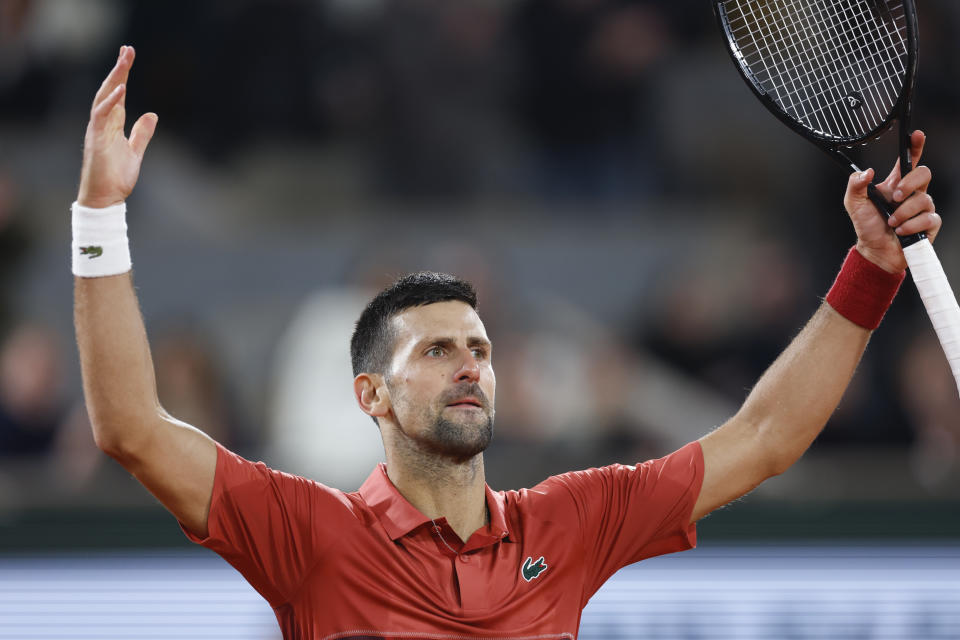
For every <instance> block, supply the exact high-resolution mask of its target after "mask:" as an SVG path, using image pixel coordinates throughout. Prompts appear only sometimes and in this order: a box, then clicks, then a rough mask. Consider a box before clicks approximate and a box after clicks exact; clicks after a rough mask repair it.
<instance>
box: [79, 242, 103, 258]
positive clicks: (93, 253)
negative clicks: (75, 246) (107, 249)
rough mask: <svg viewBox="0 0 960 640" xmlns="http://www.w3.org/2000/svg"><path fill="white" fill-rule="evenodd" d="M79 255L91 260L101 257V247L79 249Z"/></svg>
mask: <svg viewBox="0 0 960 640" xmlns="http://www.w3.org/2000/svg"><path fill="white" fill-rule="evenodd" d="M80 255H82V256H88V257H89V258H90V259H91V260H93V259H94V258H99V257H100V256H102V255H103V247H98V246H96V245H91V246H89V247H80Z"/></svg>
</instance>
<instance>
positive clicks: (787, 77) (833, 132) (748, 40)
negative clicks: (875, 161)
mask: <svg viewBox="0 0 960 640" xmlns="http://www.w3.org/2000/svg"><path fill="white" fill-rule="evenodd" d="M723 9H724V11H723V14H724V18H725V20H726V21H727V25H728V30H729V33H730V37H731V43H732V44H733V45H734V55H735V56H736V57H737V59H738V61H739V62H740V64H741V66H742V67H743V68H744V69H745V70H746V71H747V72H748V75H749V76H750V77H751V79H752V81H753V82H754V84H755V85H757V87H758V88H759V89H761V90H762V91H763V92H764V93H766V94H767V95H768V96H770V98H771V99H773V100H774V102H776V103H777V105H778V106H779V107H780V108H781V109H782V110H783V111H784V112H785V113H786V114H787V115H789V116H790V117H791V118H793V119H794V120H796V121H797V122H798V123H800V124H801V125H803V126H805V127H807V128H808V129H810V130H812V131H815V132H817V133H818V134H820V135H823V136H826V137H830V138H837V139H848V140H854V139H858V138H863V137H866V136H867V135H868V134H870V133H871V132H873V131H874V130H876V129H877V128H878V127H880V126H882V125H883V123H884V122H885V121H886V120H887V118H888V116H889V114H890V112H891V111H892V109H893V107H894V106H895V105H896V103H897V101H898V100H899V96H900V94H901V92H902V90H903V84H904V79H905V76H906V67H907V62H906V61H907V39H906V28H907V26H906V16H905V13H904V8H903V5H902V2H901V1H900V0H724V2H723Z"/></svg>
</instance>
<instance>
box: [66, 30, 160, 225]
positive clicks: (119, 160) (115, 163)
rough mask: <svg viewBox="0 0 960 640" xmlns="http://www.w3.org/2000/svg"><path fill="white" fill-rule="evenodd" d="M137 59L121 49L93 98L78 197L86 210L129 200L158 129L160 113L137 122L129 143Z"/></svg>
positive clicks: (145, 116)
mask: <svg viewBox="0 0 960 640" xmlns="http://www.w3.org/2000/svg"><path fill="white" fill-rule="evenodd" d="M133 58H134V51H133V47H129V46H123V47H120V55H119V56H117V63H116V64H115V65H114V67H113V69H111V70H110V73H109V74H108V75H107V77H106V79H104V81H103V84H102V85H100V90H99V91H97V95H96V97H95V98H94V99H93V106H92V107H91V109H90V122H89V124H87V134H86V137H85V138H84V143H83V168H82V169H81V171H80V191H79V193H78V195H77V202H78V203H79V204H81V205H83V206H85V207H93V208H102V207H108V206H110V205H112V204H117V203H120V202H123V201H124V200H126V199H127V196H129V195H130V192H131V191H133V187H134V185H136V184H137V177H138V176H139V175H140V162H141V161H142V160H143V152H144V151H146V149H147V144H148V143H149V142H150V138H152V137H153V132H154V131H155V130H156V128H157V114H155V113H145V114H143V115H142V116H140V118H139V119H138V120H137V121H136V123H134V125H133V129H132V130H131V132H130V139H129V140H128V139H127V138H126V137H125V136H124V134H123V128H124V123H125V121H126V111H125V109H124V100H125V98H126V93H127V85H126V82H127V76H128V75H129V74H130V67H132V66H133Z"/></svg>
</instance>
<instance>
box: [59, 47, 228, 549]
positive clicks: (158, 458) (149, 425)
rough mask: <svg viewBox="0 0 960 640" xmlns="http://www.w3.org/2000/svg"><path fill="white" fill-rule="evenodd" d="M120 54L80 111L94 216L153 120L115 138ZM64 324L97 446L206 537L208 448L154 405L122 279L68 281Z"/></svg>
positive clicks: (135, 165) (123, 57)
mask: <svg viewBox="0 0 960 640" xmlns="http://www.w3.org/2000/svg"><path fill="white" fill-rule="evenodd" d="M133 58H134V51H133V48H132V47H122V48H121V49H120V54H119V56H118V57H117V63H116V65H115V66H114V68H113V69H112V70H111V71H110V74H109V75H108V76H107V78H106V79H105V80H104V81H103V84H102V85H101V86H100V90H99V91H98V92H97V95H96V97H95V98H94V101H93V106H92V108H91V110H90V122H89V124H88V125H87V133H86V138H85V140H84V149H83V169H82V170H81V176H80V189H79V193H78V196H77V204H78V205H81V206H83V207H90V208H94V209H102V208H105V207H109V206H111V205H115V204H119V203H122V202H124V201H125V200H126V198H127V196H129V195H130V192H131V191H133V187H134V185H135V184H136V182H137V177H138V176H139V174H140V163H141V160H142V159H143V153H144V151H145V150H146V148H147V144H148V143H149V142H150V138H151V137H152V136H153V132H154V129H155V128H156V125H157V116H156V114H153V113H147V114H144V115H143V116H141V117H140V119H138V120H137V122H136V123H135V124H134V125H133V129H132V130H131V133H130V138H129V140H128V139H127V138H126V137H125V136H124V122H125V119H126V117H125V111H124V97H125V94H126V82H127V76H128V75H129V73H130V67H131V66H132V65H133ZM74 324H75V327H76V332H77V346H78V347H79V351H80V365H81V369H82V372H83V392H84V397H85V399H86V404H87V410H88V412H89V414H90V421H91V424H92V425H93V437H94V440H95V441H96V443H97V446H98V447H99V448H100V449H101V450H103V451H104V452H106V453H107V454H109V455H110V456H111V457H113V458H114V459H116V460H117V461H118V462H119V463H120V464H121V465H123V467H124V468H125V469H127V471H129V472H130V473H132V474H133V475H134V476H135V477H136V478H137V479H138V480H139V481H140V482H141V483H143V485H144V486H145V487H146V488H147V489H148V490H149V491H150V492H151V493H153V495H155V496H156V497H157V499H159V500H160V502H162V503H163V504H164V506H166V507H167V509H169V510H170V511H171V512H172V513H173V514H174V516H176V517H177V519H178V520H180V521H181V522H182V523H183V524H184V525H185V526H186V527H187V528H188V529H189V530H190V531H191V532H192V533H195V534H197V535H200V536H206V535H207V514H208V512H209V508H210V496H211V493H212V491H213V476H214V470H215V468H216V460H217V452H216V446H215V444H214V442H213V440H211V439H210V438H209V437H207V436H206V435H205V434H203V433H202V432H201V431H199V430H197V429H195V428H193V427H191V426H190V425H187V424H184V423H182V422H180V421H178V420H176V419H174V418H172V417H171V416H170V415H168V414H167V413H166V412H165V411H164V410H163V408H162V407H161V406H160V403H159V401H158V399H157V389H156V381H155V379H154V373H153V361H152V359H151V357H150V345H149V344H148V342H147V334H146V330H145V329H144V325H143V319H142V317H141V315H140V309H139V306H138V304H137V298H136V294H135V293H134V290H133V283H132V279H131V275H130V273H129V272H127V273H121V274H118V275H110V276H104V277H75V278H74Z"/></svg>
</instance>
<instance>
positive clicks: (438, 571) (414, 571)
mask: <svg viewBox="0 0 960 640" xmlns="http://www.w3.org/2000/svg"><path fill="white" fill-rule="evenodd" d="M702 480H703V453H702V451H701V449H700V445H699V444H698V443H696V442H693V443H690V444H688V445H687V446H685V447H683V448H682V449H680V450H678V451H676V452H675V453H673V454H671V455H669V456H666V457H665V458H660V459H659V460H651V461H649V462H645V463H643V464H641V465H638V466H635V467H634V466H627V465H619V464H617V465H611V466H609V467H602V468H599V469H588V470H586V471H576V472H572V473H566V474H563V475H559V476H554V477H551V478H548V479H547V480H545V481H544V482H542V483H540V484H538V485H537V486H536V487H534V488H532V489H521V490H520V491H493V490H491V489H490V487H487V489H486V496H487V506H488V507H489V510H490V524H489V525H487V526H485V527H483V528H481V529H479V530H478V531H476V532H474V533H473V535H471V536H470V538H469V539H468V540H467V541H466V542H462V541H461V540H460V539H459V538H458V537H457V535H456V534H455V533H454V532H453V530H452V529H451V528H450V527H449V525H448V524H447V522H446V520H445V519H444V518H438V519H437V520H435V521H434V520H430V519H429V518H427V517H426V516H424V515H423V514H422V513H420V512H419V511H418V510H417V509H416V508H415V507H413V505H411V504H410V503H409V502H407V501H406V499H404V497H403V496H401V495H400V493H399V492H398V491H397V489H396V488H395V487H394V486H393V484H392V483H391V482H390V480H389V479H388V477H387V474H386V467H385V466H384V465H382V464H381V465H379V466H378V467H377V468H376V469H374V471H373V473H372V474H371V475H370V477H369V478H368V479H367V481H366V482H365V483H364V484H363V486H362V487H361V488H360V490H359V491H357V492H353V493H344V492H342V491H338V490H336V489H331V488H329V487H326V486H324V485H322V484H319V483H317V482H313V481H311V480H307V479H305V478H301V477H298V476H293V475H290V474H287V473H282V472H279V471H274V470H272V469H269V468H268V467H267V466H266V465H264V464H263V463H253V462H249V461H247V460H244V459H243V458H241V457H240V456H238V455H236V454H234V453H231V452H230V451H228V450H227V449H225V448H223V447H221V446H219V445H218V447H217V470H216V479H215V481H214V488H213V498H212V502H211V504H210V516H209V519H208V522H207V526H208V529H209V536H208V537H207V538H205V539H200V538H197V537H196V536H193V535H191V534H189V533H187V537H189V538H190V539H191V540H193V541H194V542H197V543H199V544H202V545H203V546H205V547H208V548H210V549H212V550H213V551H215V552H217V553H218V554H220V555H221V556H223V557H224V558H225V559H226V560H227V561H228V562H229V563H230V564H231V565H233V566H234V567H235V568H236V569H237V570H238V571H239V572H240V573H241V574H242V575H243V576H244V577H245V578H246V579H247V580H248V581H249V582H250V584H251V585H252V586H253V587H254V588H255V589H256V590H257V591H258V592H259V593H260V594H261V595H262V596H263V597H264V598H266V600H267V602H269V603H270V606H272V607H273V609H274V611H275V612H276V615H277V620H278V621H279V622H280V627H281V629H282V630H283V637H284V638H285V639H288V640H292V639H294V638H296V639H298V640H333V639H340V640H345V639H348V638H353V639H358V638H366V639H389V640H400V639H402V640H414V639H416V640H420V639H430V640H447V639H450V640H453V639H457V640H466V639H479V638H511V639H521V638H524V639H529V640H533V639H537V640H553V639H559V638H569V639H573V638H576V636H577V629H578V627H579V624H580V612H581V610H582V609H583V607H584V606H585V605H586V604H587V601H588V600H589V599H590V596H592V595H593V593H594V592H596V591H597V589H599V588H600V586H601V585H602V584H603V583H604V581H605V580H607V578H609V577H610V576H611V575H613V574H614V572H616V571H617V570H618V569H620V568H621V567H623V566H625V565H628V564H631V563H634V562H637V561H639V560H643V559H644V558H649V557H651V556H655V555H660V554H663V553H670V552H673V551H682V550H684V549H689V548H691V547H692V546H694V545H695V544H696V528H695V526H694V525H691V524H689V522H690V514H691V513H692V511H693V505H694V503H695V502H696V499H697V495H698V494H699V492H700V484H701V482H702ZM637 606H644V603H637Z"/></svg>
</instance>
